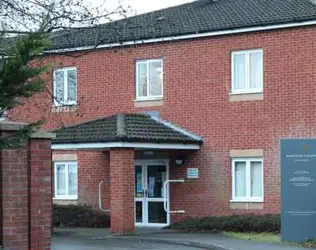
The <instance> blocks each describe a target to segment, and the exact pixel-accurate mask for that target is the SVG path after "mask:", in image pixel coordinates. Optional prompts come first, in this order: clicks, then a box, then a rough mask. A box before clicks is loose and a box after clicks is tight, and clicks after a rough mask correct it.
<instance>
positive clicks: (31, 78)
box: [0, 33, 48, 150]
mask: <svg viewBox="0 0 316 250" xmlns="http://www.w3.org/2000/svg"><path fill="white" fill-rule="evenodd" d="M10 41H11V42H12V39H11V40H10ZM47 47H48V40H47V39H46V38H45V37H43V35H41V34H39V33H31V34H29V35H26V36H23V37H20V38H17V39H16V40H15V41H14V46H13V47H12V48H11V49H10V50H9V52H8V54H7V55H8V56H7V57H5V58H3V64H2V66H1V67H0V90H1V91H0V111H4V110H6V111H7V110H10V109H12V108H14V107H16V106H18V105H21V104H22V103H23V100H24V99H25V98H29V97H31V96H32V95H33V94H34V93H37V92H40V91H42V90H43V89H44V87H45V81H44V80H43V78H42V77H41V76H42V74H43V73H45V72H46V71H47V69H48V68H47V67H45V66H41V65H40V61H39V57H38V56H39V55H40V54H41V53H43V52H44V50H45V48H47ZM0 113H1V112H0ZM40 124H41V121H37V122H36V121H35V122H34V123H32V124H30V125H29V126H26V127H24V128H23V129H21V130H19V131H17V133H15V134H14V135H11V136H7V137H5V136H1V137H0V150H1V149H4V148H19V147H22V146H23V145H25V143H26V142H27V140H28V138H29V137H30V135H31V134H32V133H33V132H34V131H35V130H36V129H37V128H38V126H39V125H40Z"/></svg>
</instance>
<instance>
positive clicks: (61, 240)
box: [52, 235, 197, 250]
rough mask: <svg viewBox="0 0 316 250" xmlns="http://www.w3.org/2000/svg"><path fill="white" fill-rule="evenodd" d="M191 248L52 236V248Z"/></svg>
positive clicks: (78, 249) (177, 249)
mask: <svg viewBox="0 0 316 250" xmlns="http://www.w3.org/2000/svg"><path fill="white" fill-rule="evenodd" d="M130 249H142V250H158V249H163V250H193V249H197V248H196V247H194V248H192V247H185V246H177V245H169V244H160V243H154V242H144V241H142V240H135V241H134V240H133V241H131V240H124V239H120V238H117V239H104V240H91V239H78V238H71V237H61V236H56V235H54V236H53V239H52V250H130Z"/></svg>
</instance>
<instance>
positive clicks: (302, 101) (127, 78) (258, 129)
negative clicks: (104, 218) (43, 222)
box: [16, 27, 316, 216]
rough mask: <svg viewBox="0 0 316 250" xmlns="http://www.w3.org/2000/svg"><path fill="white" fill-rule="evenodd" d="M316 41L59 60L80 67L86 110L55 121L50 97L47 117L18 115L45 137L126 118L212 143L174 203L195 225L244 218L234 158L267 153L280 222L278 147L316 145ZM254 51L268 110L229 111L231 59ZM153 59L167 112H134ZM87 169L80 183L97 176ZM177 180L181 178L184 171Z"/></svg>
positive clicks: (273, 207) (310, 33)
mask: <svg viewBox="0 0 316 250" xmlns="http://www.w3.org/2000/svg"><path fill="white" fill-rule="evenodd" d="M315 31H316V28H314V27H306V28H296V29H286V30H278V31H267V32H258V33H248V34H241V35H228V36H221V37H213V38H205V39H199V40H191V41H180V42H169V43H164V44H162V43H161V44H153V45H140V46H137V47H135V48H124V49H110V50H99V51H96V52H92V53H89V54H86V55H84V56H82V57H79V58H74V57H66V56H51V57H50V58H48V61H50V62H56V64H55V66H56V67H57V66H72V65H76V66H77V68H78V95H79V102H80V107H78V108H77V112H64V113H51V112H50V109H51V104H52V103H51V101H50V100H49V98H48V99H47V96H46V97H37V98H35V99H36V103H37V106H41V108H37V107H36V105H34V102H33V103H30V104H28V105H26V106H25V110H28V109H29V110H32V112H18V111H17V113H19V118H20V119H23V120H30V119H31V120H34V119H36V118H40V115H41V114H43V113H45V114H46V115H47V116H48V122H47V124H46V125H45V128H49V129H52V128H56V127H57V125H58V124H57V123H56V121H63V122H64V123H65V124H73V123H78V122H82V121H86V120H91V119H95V118H97V117H102V116H108V115H111V114H115V113H119V112H139V111H143V110H158V111H159V112H160V115H161V116H162V117H163V118H164V119H166V120H169V121H171V122H173V123H175V124H177V125H180V126H182V127H183V128H186V129H187V130H189V131H192V132H194V133H197V134H199V135H200V136H202V137H203V138H204V139H205V142H204V144H203V147H202V150H201V151H199V152H198V153H196V154H195V155H194V156H192V159H190V161H189V163H188V165H187V166H196V167H199V169H200V176H201V177H200V179H199V181H192V184H188V185H183V186H181V187H179V189H178V190H177V191H175V193H176V195H177V196H175V197H174V199H173V201H174V202H175V206H176V207H179V208H181V209H182V208H185V209H186V210H187V211H188V212H187V214H186V215H188V216H189V215H190V216H196V215H207V214H227V213H232V212H235V211H232V210H231V208H230V204H229V200H230V199H231V163H230V158H229V151H230V150H231V149H263V150H264V180H265V186H264V193H265V197H264V199H265V202H264V209H263V210H259V211H256V212H260V213H279V209H280V204H279V198H280V168H279V156H278V155H279V140H280V139H281V138H294V137H315V135H316V125H315V124H316V116H315V112H314V110H315V106H316V102H315V101H316V95H315V93H316V84H315V80H316V69H315V63H314V61H315V58H316V57H315V54H316V53H315V52H316V44H315V42H314V41H315V35H314V34H315ZM253 48H262V49H263V53H264V100H261V101H244V102H230V101H229V93H230V88H231V52H232V51H233V50H243V49H253ZM146 58H163V60H164V99H163V106H162V107H152V108H146V109H144V108H135V107H134V99H135V60H137V59H146ZM50 83H51V82H50ZM50 86H51V85H50ZM45 98H46V99H45ZM44 103H45V105H44ZM43 106H46V107H48V109H47V110H45V109H44V110H43V108H42V107H43ZM44 111H45V112H44ZM17 113H16V114H17ZM95 159H96V158H95ZM95 159H94V160H95ZM94 160H93V161H94ZM79 164H80V165H81V166H83V165H86V164H81V163H79ZM87 164H88V163H87ZM89 164H90V163H89ZM93 164H95V165H97V163H93ZM88 168H89V171H88V170H87V171H86V170H83V169H81V170H80V172H81V173H80V174H79V175H81V176H83V175H87V176H89V175H91V176H92V173H91V172H90V167H88ZM83 171H84V172H83ZM96 171H99V170H96ZM171 171H172V173H173V175H174V176H182V175H183V173H184V171H185V170H184V169H179V170H178V168H177V169H171ZM88 186H89V185H88ZM89 187H90V186H89ZM238 212H243V211H238Z"/></svg>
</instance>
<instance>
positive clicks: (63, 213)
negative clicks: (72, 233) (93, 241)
mask: <svg viewBox="0 0 316 250" xmlns="http://www.w3.org/2000/svg"><path fill="white" fill-rule="evenodd" d="M53 220H54V221H53V223H54V226H55V227H109V226H110V216H109V215H107V214H104V213H101V212H98V211H96V210H93V208H92V207H90V206H77V205H67V206H62V205H54V218H53Z"/></svg>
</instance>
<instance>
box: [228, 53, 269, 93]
mask: <svg viewBox="0 0 316 250" xmlns="http://www.w3.org/2000/svg"><path fill="white" fill-rule="evenodd" d="M256 52H260V53H261V58H262V79H261V82H262V85H261V87H260V88H250V75H249V72H250V63H249V62H250V54H251V53H256ZM240 54H244V55H245V57H246V62H245V67H246V72H245V78H246V83H245V86H246V87H245V88H244V89H235V88H234V86H235V74H234V68H235V67H234V65H235V60H234V58H235V55H240ZM263 68H264V61H263V49H252V50H240V51H233V52H232V53H231V78H232V83H231V94H248V93H262V92H263V84H264V83H263V78H264V77H263V75H264V71H263Z"/></svg>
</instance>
